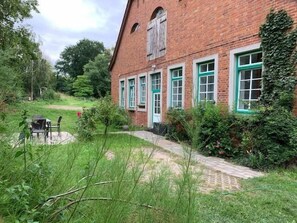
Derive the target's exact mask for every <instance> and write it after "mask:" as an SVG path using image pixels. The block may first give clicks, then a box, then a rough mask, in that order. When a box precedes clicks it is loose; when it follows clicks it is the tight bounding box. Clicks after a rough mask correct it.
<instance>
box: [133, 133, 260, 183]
mask: <svg viewBox="0 0 297 223" xmlns="http://www.w3.org/2000/svg"><path fill="white" fill-rule="evenodd" d="M129 134H131V135H134V136H136V137H138V138H141V139H144V140H146V141H149V142H151V143H154V144H155V145H157V146H159V147H161V148H163V149H164V150H167V151H169V152H171V153H174V154H176V155H179V156H182V157H185V156H186V152H185V149H184V148H183V147H182V146H181V145H180V144H178V143H175V142H171V141H169V140H166V139H165V137H162V136H159V135H155V134H153V133H151V132H147V131H135V132H129ZM192 160H193V161H196V162H198V163H199V164H202V165H203V166H205V167H206V169H208V175H209V176H215V177H209V180H208V182H212V183H218V184H221V185H223V186H222V187H225V186H224V185H225V184H226V182H229V183H228V185H229V187H230V184H232V182H237V180H236V179H237V178H239V179H248V178H253V177H260V176H264V174H263V173H261V172H258V171H254V170H252V169H250V168H248V167H243V166H239V165H235V164H232V163H230V162H227V161H225V160H224V159H221V158H217V157H206V156H203V155H200V154H198V153H197V152H193V153H192ZM206 175H207V174H206ZM227 176H229V177H227ZM237 186H238V185H236V183H234V188H236V187H237ZM231 187H233V186H231Z"/></svg>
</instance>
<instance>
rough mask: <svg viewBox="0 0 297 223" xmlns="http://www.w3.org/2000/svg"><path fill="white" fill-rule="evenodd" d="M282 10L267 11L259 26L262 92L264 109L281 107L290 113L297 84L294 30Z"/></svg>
mask: <svg viewBox="0 0 297 223" xmlns="http://www.w3.org/2000/svg"><path fill="white" fill-rule="evenodd" d="M293 24H294V21H293V19H292V18H291V17H290V16H289V15H288V13H287V12H286V11H284V10H281V11H278V12H275V11H271V12H270V14H268V15H267V18H266V23H265V24H263V25H262V26H261V27H260V33H259V35H260V38H261V46H262V50H263V53H264V57H263V63H264V68H265V69H264V72H263V91H262V96H261V104H262V105H263V106H264V107H283V108H285V109H287V110H288V111H291V110H292V108H293V103H294V90H295V87H296V84H297V78H296V65H297V28H294V25H293Z"/></svg>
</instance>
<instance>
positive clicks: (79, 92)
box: [73, 75, 93, 97]
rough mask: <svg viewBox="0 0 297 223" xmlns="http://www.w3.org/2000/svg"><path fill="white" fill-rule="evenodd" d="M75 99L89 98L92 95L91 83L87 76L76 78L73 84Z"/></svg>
mask: <svg viewBox="0 0 297 223" xmlns="http://www.w3.org/2000/svg"><path fill="white" fill-rule="evenodd" d="M73 91H74V96H75V97H90V96H91V95H92V93H93V88H92V85H91V82H90V80H89V78H88V77H87V76H84V75H81V76H78V77H77V79H76V81H75V82H74V83H73Z"/></svg>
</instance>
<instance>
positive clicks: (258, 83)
mask: <svg viewBox="0 0 297 223" xmlns="http://www.w3.org/2000/svg"><path fill="white" fill-rule="evenodd" d="M252 89H261V80H253V82H252Z"/></svg>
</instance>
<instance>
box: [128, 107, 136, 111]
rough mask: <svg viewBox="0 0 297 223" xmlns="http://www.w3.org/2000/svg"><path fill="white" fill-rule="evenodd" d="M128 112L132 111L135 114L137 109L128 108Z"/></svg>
mask: <svg viewBox="0 0 297 223" xmlns="http://www.w3.org/2000/svg"><path fill="white" fill-rule="evenodd" d="M127 110H128V111H130V112H135V110H136V109H135V108H128V109H127Z"/></svg>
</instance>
